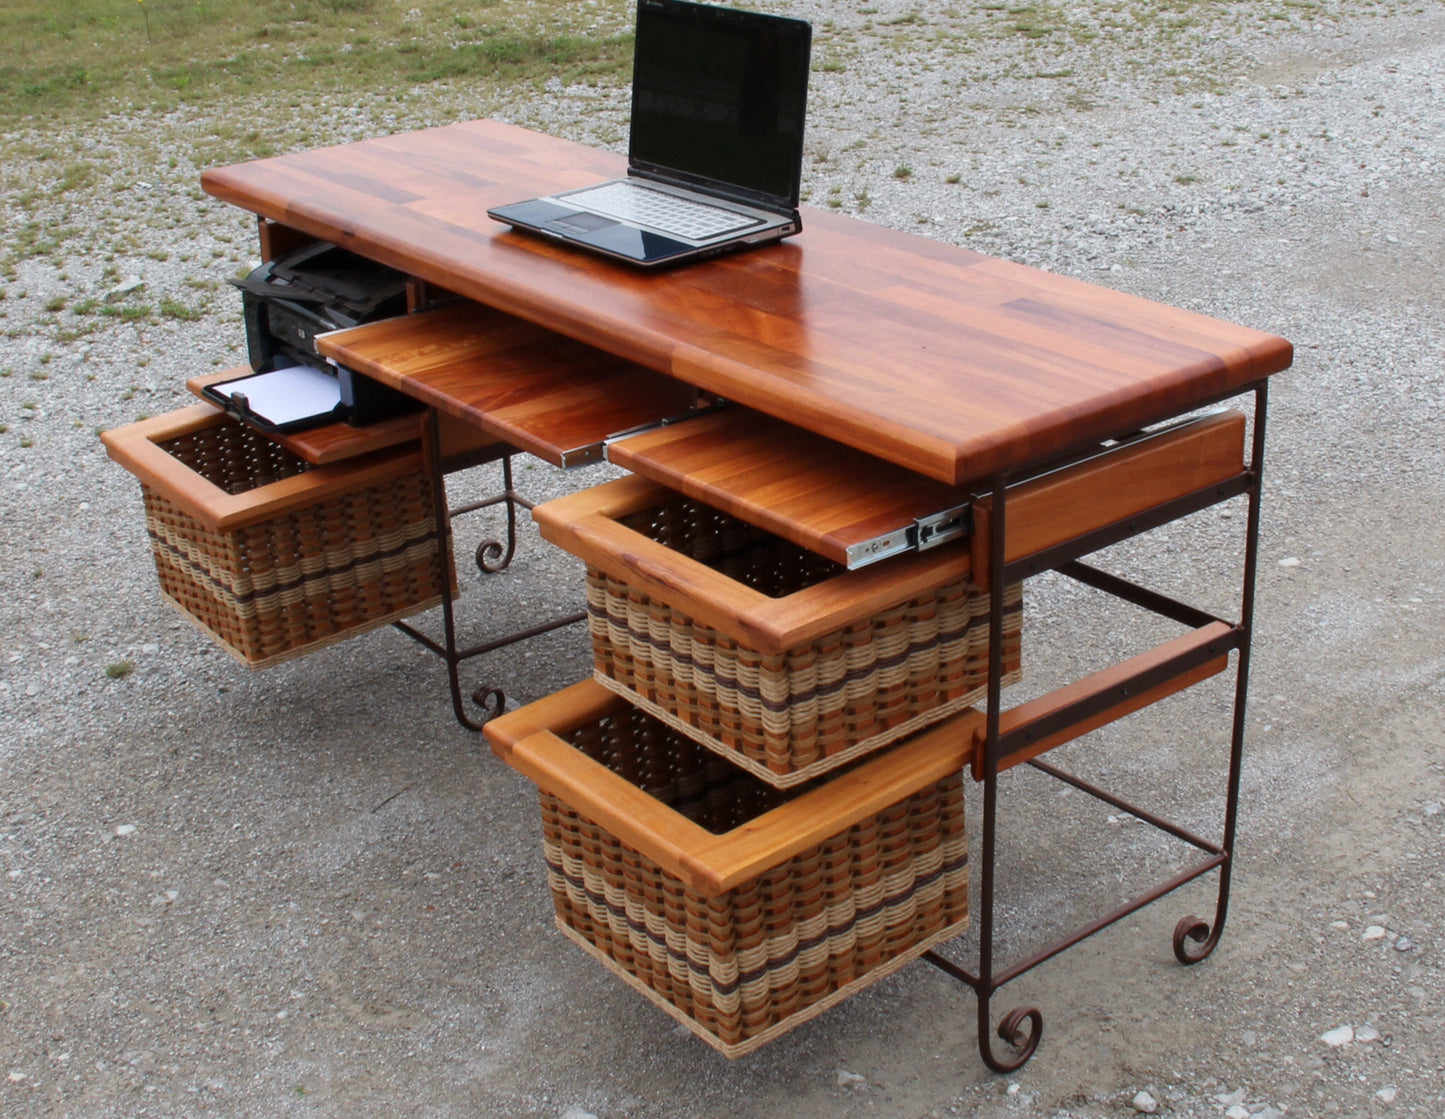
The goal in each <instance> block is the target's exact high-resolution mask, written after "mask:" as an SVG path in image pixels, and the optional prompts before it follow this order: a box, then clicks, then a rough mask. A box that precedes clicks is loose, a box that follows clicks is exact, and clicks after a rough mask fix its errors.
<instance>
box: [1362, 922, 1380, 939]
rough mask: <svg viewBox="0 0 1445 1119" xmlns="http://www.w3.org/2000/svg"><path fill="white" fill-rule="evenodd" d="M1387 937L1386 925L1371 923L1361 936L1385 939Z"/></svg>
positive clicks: (1363, 937)
mask: <svg viewBox="0 0 1445 1119" xmlns="http://www.w3.org/2000/svg"><path fill="white" fill-rule="evenodd" d="M1384 938H1385V926H1384V925H1371V926H1370V927H1369V928H1367V929H1366V930H1365V931H1364V934H1363V935H1362V936H1361V937H1360V939H1361V940H1383V939H1384Z"/></svg>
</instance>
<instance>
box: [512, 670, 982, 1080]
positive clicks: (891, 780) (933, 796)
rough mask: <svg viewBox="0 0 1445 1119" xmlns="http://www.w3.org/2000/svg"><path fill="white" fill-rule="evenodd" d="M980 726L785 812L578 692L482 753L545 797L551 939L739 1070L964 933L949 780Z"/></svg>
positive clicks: (740, 780)
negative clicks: (584, 956) (746, 1056)
mask: <svg viewBox="0 0 1445 1119" xmlns="http://www.w3.org/2000/svg"><path fill="white" fill-rule="evenodd" d="M981 723H982V718H981V716H979V715H978V714H977V713H976V712H973V711H970V712H968V713H966V714H963V715H959V716H956V717H955V719H954V720H952V721H950V722H949V723H947V724H944V725H943V726H941V727H937V728H934V729H933V730H931V731H928V732H926V733H924V734H923V735H921V736H919V737H917V738H915V739H912V740H910V741H909V742H907V743H904V744H901V745H899V746H897V747H895V748H894V749H893V750H891V751H888V752H887V753H886V754H884V755H882V756H880V757H877V758H873V759H870V760H868V761H867V762H864V763H862V764H861V765H860V766H858V767H855V768H853V769H850V770H849V771H847V772H845V773H843V774H841V775H838V776H835V777H834V778H832V779H831V780H829V781H828V782H826V783H823V784H820V785H818V786H815V787H813V788H811V789H809V790H807V791H803V792H798V791H794V792H792V793H789V792H783V791H780V790H777V789H774V788H772V787H770V786H766V785H764V784H762V783H761V782H759V781H757V780H756V779H755V778H753V777H752V776H751V775H749V774H747V773H744V772H742V771H741V770H739V769H737V768H736V767H735V766H733V765H731V764H730V763H729V762H727V761H725V760H723V759H721V758H719V757H718V756H716V755H715V754H712V753H711V752H709V751H705V750H702V749H699V748H698V747H697V745H696V744H694V743H693V742H691V740H689V739H687V738H684V737H682V736H680V735H678V734H676V733H675V732H674V731H672V730H671V729H670V728H668V727H666V726H664V725H663V724H662V723H660V722H658V721H657V720H655V719H652V718H651V717H650V716H648V715H647V714H646V713H644V712H641V711H638V710H637V709H635V708H632V707H631V706H630V705H628V704H626V703H625V702H623V701H621V700H620V699H618V698H617V697H615V696H611V695H610V694H608V693H607V692H605V691H604V690H603V689H602V688H601V687H600V686H599V685H597V684H596V683H595V682H593V681H587V682H584V683H583V684H580V685H576V686H574V687H573V688H571V689H568V690H567V691H565V692H562V693H558V694H557V695H556V696H552V697H549V699H547V700H542V701H540V702H538V703H536V704H533V705H531V706H530V707H528V708H524V709H522V710H521V711H519V712H514V713H512V714H509V715H506V716H503V717H502V718H500V719H496V720H493V721H492V722H490V723H488V724H487V728H486V733H487V735H488V737H489V738H491V739H492V741H493V745H494V749H496V751H497V753H498V754H499V755H501V756H502V757H503V758H505V759H506V760H507V761H508V762H509V764H511V765H513V766H514V767H515V768H517V769H519V770H521V771H522V772H523V773H526V774H528V776H531V777H533V778H534V779H535V780H536V781H537V782H538V784H539V786H540V787H541V789H542V794H541V804H542V828H543V835H544V849H545V855H546V860H547V871H548V880H549V882H550V884H551V888H552V894H553V900H554V902H555V904H556V913H557V924H558V927H559V928H561V929H562V931H563V932H564V933H566V934H567V936H568V937H569V938H571V939H572V940H573V941H575V942H576V943H577V944H579V945H581V946H582V947H583V948H584V949H586V950H587V951H588V952H589V953H590V954H591V955H593V956H594V957H596V958H597V959H598V960H600V961H602V962H603V963H604V964H605V965H606V966H607V967H608V968H609V970H611V971H613V972H614V973H615V974H617V975H618V976H620V977H621V978H622V979H624V980H625V981H626V982H627V983H628V984H629V985H630V986H632V987H633V988H634V989H636V990H638V991H640V992H641V993H643V994H644V995H646V996H647V997H648V998H649V999H650V1000H652V1001H653V1002H654V1003H656V1004H657V1005H658V1006H660V1007H662V1008H663V1009H664V1010H666V1011H667V1012H668V1013H669V1014H671V1015H672V1016H673V1017H674V1018H676V1019H677V1020H679V1021H680V1022H682V1023H683V1024H684V1025H686V1026H687V1027H688V1028H689V1029H690V1030H692V1031H693V1032H694V1033H696V1034H698V1035H699V1036H700V1037H702V1038H704V1039H705V1040H706V1041H707V1042H709V1044H711V1045H713V1046H714V1047H715V1048H717V1049H718V1050H720V1051H721V1052H723V1053H724V1054H726V1055H727V1056H729V1057H736V1056H739V1055H741V1054H743V1053H747V1052H749V1051H751V1050H753V1049H755V1048H757V1047H758V1046H760V1045H762V1044H764V1043H766V1042H767V1041H769V1040H771V1039H773V1038H775V1037H777V1036H778V1035H779V1034H781V1033H783V1032H785V1031H786V1030H788V1029H791V1028H792V1027H793V1026H796V1025H798V1024H800V1023H801V1022H804V1021H807V1020H808V1019H809V1018H812V1017H813V1016H815V1015H816V1014H818V1013H820V1012H821V1011H823V1010H824V1009H826V1008H827V1007H829V1006H832V1005H834V1004H835V1003H837V1002H839V1001H840V1000H842V999H843V998H846V997H847V996H848V995H849V994H852V993H854V992H856V991H858V990H861V989H862V988H863V987H865V986H867V985H868V984H870V983H873V982H875V981H876V980H878V979H880V978H882V977H883V976H885V975H888V974H890V973H891V972H893V971H895V970H896V969H897V968H899V967H901V966H902V965H903V964H905V963H907V962H908V961H909V960H912V959H915V958H917V957H918V956H919V955H921V954H922V953H923V952H924V951H926V950H927V949H928V948H929V947H931V946H933V945H935V944H938V943H940V942H942V941H944V940H946V939H949V938H951V937H953V936H955V935H957V934H958V933H959V932H960V931H962V930H963V929H964V928H965V927H967V924H968V847H967V836H966V834H965V830H964V803H963V789H962V778H961V772H960V767H961V764H962V760H963V756H964V754H965V753H966V751H967V743H969V742H971V741H972V738H973V734H974V730H975V729H976V728H977V727H978V726H979V725H981ZM548 724H551V725H552V726H554V727H555V728H556V729H555V732H554V731H553V730H548V729H546V728H547V726H548ZM965 724H967V725H965Z"/></svg>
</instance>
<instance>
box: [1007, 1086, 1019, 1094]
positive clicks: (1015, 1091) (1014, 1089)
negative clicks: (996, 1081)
mask: <svg viewBox="0 0 1445 1119" xmlns="http://www.w3.org/2000/svg"><path fill="white" fill-rule="evenodd" d="M1007 1094H1008V1095H1010V1096H1016V1095H1018V1094H1019V1086H1018V1085H1017V1084H1010V1085H1009V1086H1008V1093H1007Z"/></svg>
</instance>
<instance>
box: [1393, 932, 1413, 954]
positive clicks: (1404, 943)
mask: <svg viewBox="0 0 1445 1119" xmlns="http://www.w3.org/2000/svg"><path fill="white" fill-rule="evenodd" d="M1413 947H1415V942H1414V941H1413V940H1411V939H1410V938H1409V937H1408V936H1402V937H1400V939H1399V940H1397V941H1395V951H1396V952H1408V951H1409V950H1410V949H1411V948H1413Z"/></svg>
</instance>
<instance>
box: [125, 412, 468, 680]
mask: <svg viewBox="0 0 1445 1119" xmlns="http://www.w3.org/2000/svg"><path fill="white" fill-rule="evenodd" d="M102 439H103V440H104V442H105V445H106V448H107V450H108V451H109V452H110V455H111V457H112V458H114V459H115V460H116V461H117V462H120V463H121V464H122V465H123V466H125V467H126V469H128V470H129V471H130V472H131V473H132V474H134V475H135V476H136V477H137V478H138V479H140V482H141V493H142V495H143V497H144V500H145V512H146V528H147V531H148V532H149V534H150V539H151V548H152V551H153V553H154V556H155V562H156V572H157V574H158V575H159V577H160V584H161V592H162V593H163V594H164V595H165V597H166V598H167V599H168V600H169V601H170V602H171V603H172V604H174V605H175V606H176V607H178V608H179V609H180V610H181V612H182V613H184V614H186V615H187V616H188V617H190V618H191V619H192V620H193V621H194V622H196V623H197V624H198V625H200V626H201V627H202V628H203V629H205V630H206V631H207V632H209V633H210V634H211V635H212V636H213V637H215V638H216V640H217V641H219V642H220V643H221V645H222V646H223V647H224V648H226V649H227V650H228V651H229V652H231V653H232V654H233V655H235V656H236V657H237V658H238V659H239V660H241V661H242V662H244V663H245V664H247V665H250V666H251V667H252V668H264V667H266V666H268V665H272V664H275V663H277V662H278V661H282V660H286V659H287V658H289V657H294V656H298V655H299V654H301V653H305V652H309V651H311V650H313V649H316V648H319V647H321V646H323V645H327V644H330V643H332V642H334V641H338V640H340V639H342V638H344V637H349V636H351V635H352V634H355V633H359V632H361V631H363V630H366V629H370V628H372V627H375V626H379V625H382V624H384V623H386V622H389V621H392V620H393V619H396V618H399V617H402V616H404V615H407V614H412V613H415V612H416V611H418V610H422V609H425V608H427V607H429V606H433V605H435V604H436V603H438V602H439V601H441V584H440V579H441V578H443V575H442V564H441V563H440V562H439V558H438V557H439V550H438V543H437V526H436V520H435V515H434V512H433V506H432V487H431V483H430V482H429V480H428V479H427V477H426V474H425V472H424V470H423V467H422V462H421V456H420V453H419V452H418V451H417V449H416V448H415V446H414V445H413V446H412V447H411V448H405V449H398V450H394V451H386V452H382V453H380V454H375V455H369V456H366V457H364V458H358V459H352V460H348V461H346V462H343V463H337V464H334V465H330V466H322V467H312V466H310V465H309V464H307V463H306V462H304V461H303V460H302V459H300V458H299V457H297V456H296V455H293V454H291V453H290V452H289V451H286V450H283V449H282V448H280V447H278V446H277V445H276V444H274V443H273V442H271V441H270V440H269V439H267V438H266V437H265V436H263V435H260V434H258V433H257V432H255V431H252V430H251V429H250V428H248V427H246V426H245V425H243V424H240V423H237V422H236V421H235V420H232V419H231V418H230V417H228V416H226V415H225V414H223V413H221V412H219V411H217V410H215V409H213V408H211V407H210V406H209V405H204V404H202V405H197V406H196V407H193V408H187V409H183V410H181V411H179V412H172V413H170V414H169V415H166V416H160V417H157V418H156V419H152V420H145V421H142V422H141V423H138V424H132V425H130V426H129V427H124V428H118V429H117V430H115V431H109V432H106V433H105V434H104V435H103V436H102Z"/></svg>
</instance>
